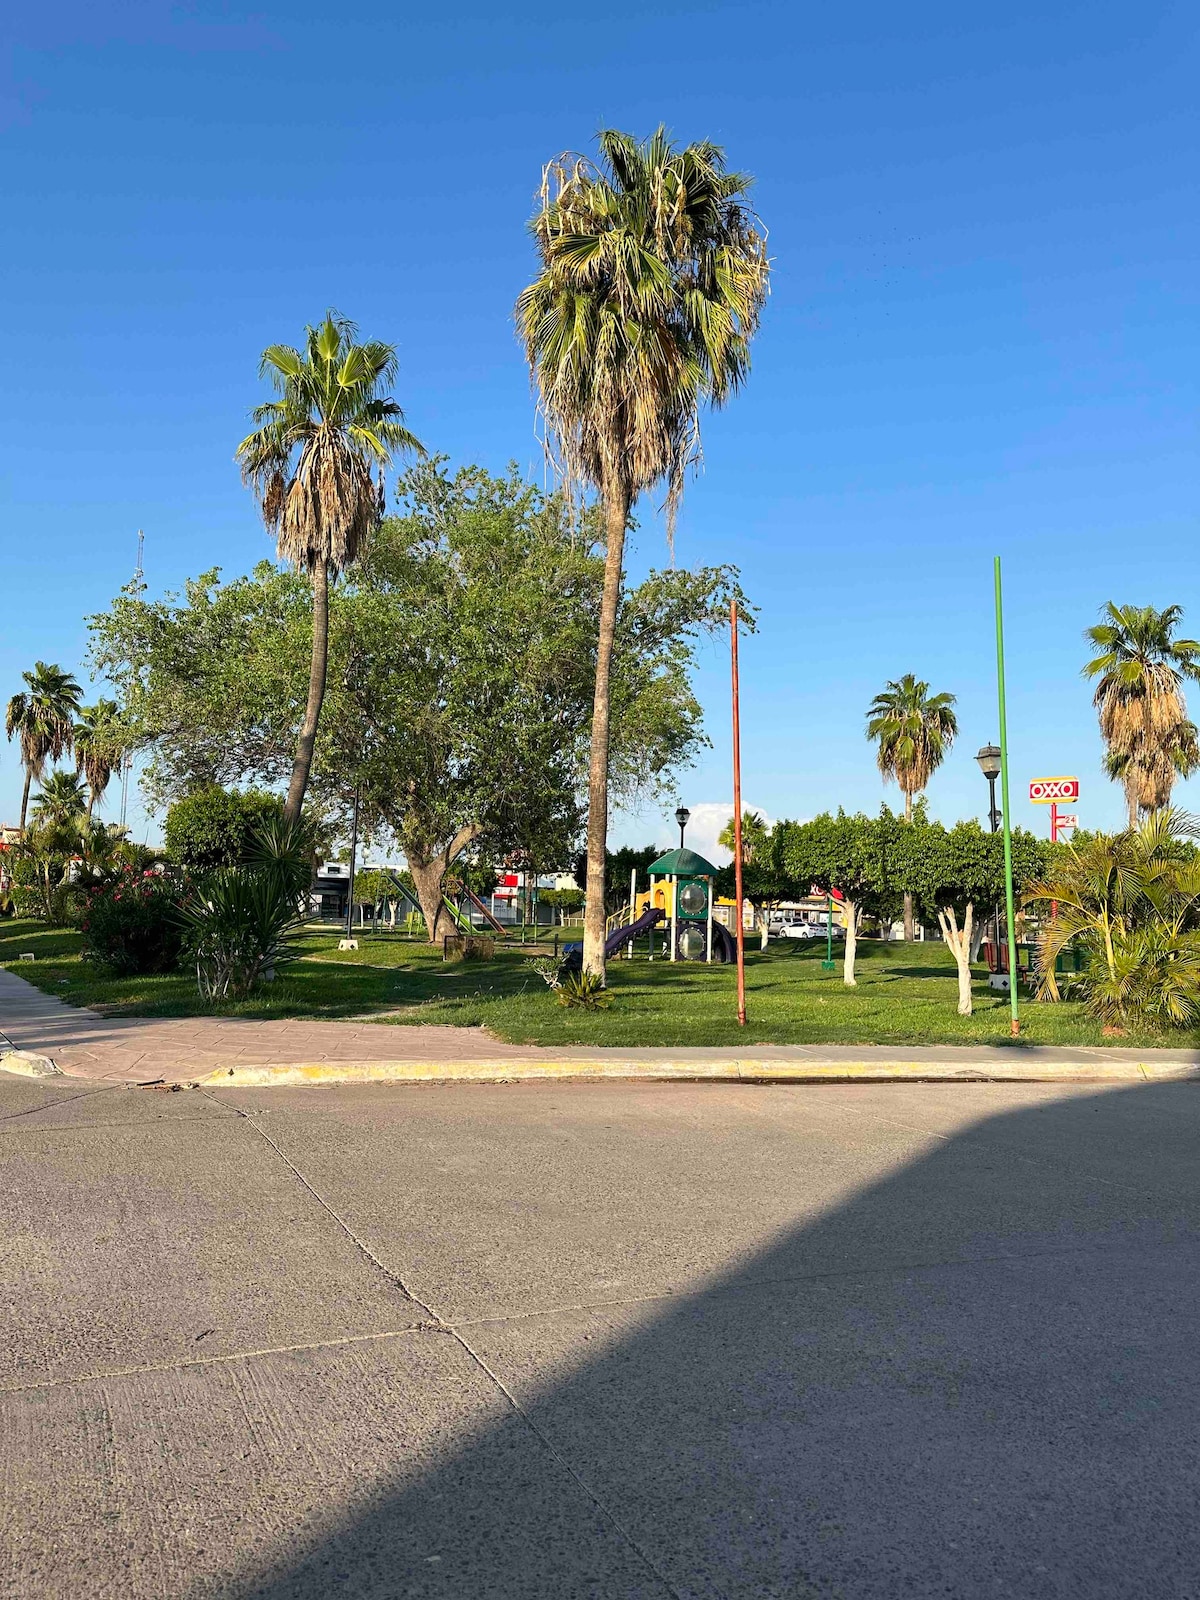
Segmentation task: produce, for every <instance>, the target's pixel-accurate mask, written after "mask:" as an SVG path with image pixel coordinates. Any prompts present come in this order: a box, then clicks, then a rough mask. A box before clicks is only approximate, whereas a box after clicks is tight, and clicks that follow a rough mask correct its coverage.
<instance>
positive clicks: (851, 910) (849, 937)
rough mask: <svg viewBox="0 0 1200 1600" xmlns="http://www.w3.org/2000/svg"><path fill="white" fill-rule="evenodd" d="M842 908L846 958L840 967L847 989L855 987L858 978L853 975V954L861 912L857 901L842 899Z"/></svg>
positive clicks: (856, 942)
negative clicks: (844, 921) (844, 918)
mask: <svg viewBox="0 0 1200 1600" xmlns="http://www.w3.org/2000/svg"><path fill="white" fill-rule="evenodd" d="M842 910H843V912H844V913H845V917H846V960H845V964H844V966H843V967H842V982H843V983H844V984H845V985H846V987H847V989H857V987H858V979H857V978H856V977H855V976H854V956H855V952H856V951H857V949H858V919H859V916H860V914H861V910H860V907H859V905H858V903H857V901H854V900H848V899H843V901H842Z"/></svg>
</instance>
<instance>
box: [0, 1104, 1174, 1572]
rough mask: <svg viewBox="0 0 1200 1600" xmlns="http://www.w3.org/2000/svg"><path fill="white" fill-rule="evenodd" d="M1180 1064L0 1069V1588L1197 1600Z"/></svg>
mask: <svg viewBox="0 0 1200 1600" xmlns="http://www.w3.org/2000/svg"><path fill="white" fill-rule="evenodd" d="M1198 1136H1200V1087H1197V1086H1193V1085H1188V1084H1176V1085H1164V1084H1155V1085H1146V1086H1143V1087H1129V1088H1114V1089H1100V1090H1097V1089H1095V1088H1084V1087H1079V1086H1076V1087H1069V1086H1058V1085H1055V1086H1051V1085H999V1084H958V1085H928V1084H926V1085H886V1086H885V1085H859V1086H827V1087H811V1086H799V1085H787V1086H780V1085H776V1086H772V1087H761V1086H753V1085H745V1084H687V1083H675V1084H654V1083H632V1084H630V1083H574V1084H557V1085H552V1084H523V1085H510V1086H482V1085H438V1086H433V1085H431V1086H423V1087H422V1086H409V1087H402V1086H395V1085H392V1086H371V1087H365V1086H364V1087H353V1088H348V1087H347V1088H341V1089H333V1088H306V1089H299V1090H286V1089H273V1090H263V1091H249V1090H247V1091H223V1092H219V1093H208V1092H204V1091H198V1090H197V1091H189V1090H182V1091H179V1092H175V1093H171V1092H167V1091H163V1090H137V1089H131V1088H125V1087H102V1086H100V1085H98V1084H95V1083H91V1084H88V1083H83V1082H79V1081H74V1082H72V1081H66V1082H64V1081H63V1080H61V1079H60V1080H51V1081H32V1080H21V1079H15V1078H9V1077H5V1076H4V1075H3V1074H0V1162H2V1164H3V1170H2V1171H0V1185H2V1192H3V1195H4V1210H5V1217H6V1226H5V1228H4V1229H3V1234H2V1237H0V1256H2V1258H3V1259H2V1261H0V1281H2V1282H3V1283H4V1285H5V1286H6V1287H5V1290H4V1327H5V1330H6V1334H5V1340H4V1345H3V1351H2V1367H3V1370H2V1372H0V1389H2V1390H3V1392H2V1393H0V1438H2V1439H3V1441H4V1442H3V1450H2V1459H3V1471H4V1485H3V1494H2V1496H0V1500H2V1502H3V1505H4V1508H5V1512H4V1515H5V1521H4V1536H3V1544H2V1546H0V1593H2V1594H3V1595H5V1596H19V1597H22V1600H25V1597H37V1600H54V1597H59V1596H80V1597H87V1600H102V1597H110V1596H111V1597H114V1600H115V1597H120V1600H142V1597H155V1600H160V1597H171V1600H174V1597H183V1600H214V1597H215V1600H251V1597H256V1600H318V1597H319V1600H327V1597H329V1596H355V1597H371V1600H385V1597H386V1600H393V1597H400V1596H406V1597H407V1596H418V1597H422V1600H425V1597H428V1600H433V1597H437V1600H476V1597H480V1600H482V1597H497V1600H500V1597H503V1600H525V1597H529V1600H568V1597H576V1596H578V1597H587V1600H610V1597H611V1600H634V1597H636V1600H670V1597H675V1600H679V1597H687V1600H718V1597H724V1600H762V1597H780V1600H783V1597H787V1600H797V1597H800V1600H803V1597H814V1596H820V1597H828V1600H834V1597H838V1600H877V1597H881V1596H888V1597H891V1596H906V1597H908V1596H920V1597H925V1596H928V1597H933V1596H939V1597H944V1596H952V1597H974V1596H986V1597H991V1596H996V1597H999V1596H1019V1597H1029V1596H1037V1597H1042V1596H1079V1597H1087V1600H1097V1597H1110V1596H1122V1597H1130V1600H1134V1597H1136V1600H1156V1597H1172V1600H1175V1597H1180V1600H1183V1597H1194V1596H1196V1595H1197V1593H1200V1580H1198V1579H1197V1574H1198V1573H1200V1523H1198V1521H1197V1517H1196V1498H1197V1486H1198V1471H1197V1468H1198V1461H1197V1452H1198V1445H1197V1440H1198V1439H1200V1364H1198V1363H1197V1360H1196V1333H1195V1330H1196V1327H1197V1325H1198V1322H1200V1315H1198V1314H1200V1303H1198V1302H1200V1273H1198V1271H1197V1268H1198V1267H1200V1261H1198V1259H1197V1256H1198V1249H1197V1244H1196V1238H1197V1234H1196V1228H1197V1223H1198V1222H1200V1216H1198V1211H1200V1195H1198V1192H1197V1162H1196V1151H1197V1147H1198Z"/></svg>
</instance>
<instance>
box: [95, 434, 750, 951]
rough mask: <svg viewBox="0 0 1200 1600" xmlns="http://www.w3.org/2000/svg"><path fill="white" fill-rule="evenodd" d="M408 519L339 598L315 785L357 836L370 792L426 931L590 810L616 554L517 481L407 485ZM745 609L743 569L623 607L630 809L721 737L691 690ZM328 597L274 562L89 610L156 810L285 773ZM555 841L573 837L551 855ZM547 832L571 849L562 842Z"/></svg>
mask: <svg viewBox="0 0 1200 1600" xmlns="http://www.w3.org/2000/svg"><path fill="white" fill-rule="evenodd" d="M400 487H401V491H402V499H401V507H400V509H401V514H400V515H398V516H395V517H391V518H388V519H386V520H385V522H384V523H383V524H382V525H381V527H380V529H379V532H378V534H377V537H376V538H375V540H374V541H373V543H372V548H371V550H370V552H369V553H368V554H367V556H366V557H365V558H364V559H363V560H362V561H360V562H359V563H358V565H357V566H356V567H355V568H354V570H353V571H352V572H351V573H350V574H348V575H347V578H346V580H345V582H343V583H339V584H338V585H337V587H336V589H335V590H334V592H333V594H332V597H331V634H330V650H331V654H330V662H329V674H328V699H327V709H326V715H325V716H324V717H323V718H322V726H321V730H320V735H319V738H318V741H317V746H316V751H315V757H314V765H313V771H312V784H311V790H310V795H311V799H312V802H313V804H314V806H315V807H316V808H317V809H318V810H319V811H320V812H321V814H322V815H324V816H325V817H326V818H327V819H328V822H329V825H330V827H337V828H339V829H341V830H342V836H343V837H345V833H346V822H347V817H348V808H349V802H350V799H351V797H352V795H353V791H354V787H355V785H356V784H357V785H358V786H359V789H360V795H361V801H362V805H361V821H362V833H363V835H364V836H365V837H366V838H367V839H368V840H369V841H370V842H371V843H372V844H375V843H378V844H380V845H382V843H383V842H385V841H387V840H389V839H390V840H393V841H394V842H395V844H396V845H397V846H398V848H399V849H400V850H401V851H403V853H404V855H405V857H406V858H407V861H408V863H409V867H410V869H411V870H412V873H413V878H414V889H417V890H419V893H420V898H421V904H422V907H423V908H424V911H425V914H426V917H427V919H428V927H429V931H430V933H431V935H432V937H433V938H434V939H435V940H440V937H441V933H442V931H443V929H444V925H445V913H444V911H443V909H442V886H443V883H444V880H445V875H446V872H447V871H448V870H449V869H450V867H451V866H452V865H454V864H455V863H458V862H463V861H465V862H467V863H475V862H479V861H482V862H483V863H484V864H486V863H488V862H491V861H501V860H504V859H505V858H506V856H507V855H508V854H509V852H510V851H512V850H516V849H522V848H525V849H527V848H530V844H529V841H530V840H531V839H533V840H540V841H542V843H541V844H539V846H538V850H539V854H540V860H539V862H538V864H539V865H544V866H545V867H546V868H547V869H549V868H551V867H553V868H558V867H561V866H562V865H564V861H565V859H569V857H568V856H566V855H565V854H564V853H563V851H562V850H561V849H560V848H559V844H561V841H562V839H563V837H564V836H565V834H567V833H569V832H570V831H571V830H570V827H569V826H567V824H569V823H570V822H571V820H572V819H577V818H578V816H579V808H580V800H581V796H582V793H583V790H584V784H585V781H586V765H587V741H588V716H589V712H590V707H591V698H592V693H591V691H592V683H591V671H592V660H593V656H594V650H595V637H596V618H597V615H598V612H599V608H600V604H601V596H602V590H603V577H604V558H603V555H602V554H601V553H600V551H599V550H598V548H597V532H598V529H597V526H596V519H595V517H594V515H590V514H585V515H584V517H583V518H582V519H579V518H575V519H572V517H571V516H570V515H569V513H568V511H567V508H566V507H565V505H564V504H563V501H562V499H561V498H560V497H558V496H550V497H547V496H544V495H542V494H541V493H539V491H538V490H537V489H536V488H534V487H532V486H531V485H528V484H526V483H523V482H522V481H521V479H520V478H519V477H518V476H517V475H516V474H515V472H514V473H512V474H510V475H509V476H508V477H507V478H494V477H492V476H490V475H489V474H487V473H485V472H482V471H481V470H480V469H477V468H464V469H462V471H460V472H457V473H453V474H451V473H450V472H448V471H447V470H446V468H445V467H444V465H443V464H442V463H441V462H427V463H423V464H421V465H419V466H417V467H415V468H414V469H413V470H412V471H411V472H410V473H409V474H408V475H407V476H406V477H405V478H404V479H403V480H402V482H401V486H400ZM735 595H736V596H738V597H739V599H740V601H741V602H742V603H743V604H744V603H745V597H744V596H742V595H741V591H740V589H739V587H738V585H737V574H736V570H735V569H733V568H726V567H711V568H700V569H698V570H697V571H688V570H686V569H678V568H676V569H671V570H670V571H667V572H660V573H651V574H650V576H649V577H648V578H647V579H646V580H645V581H644V582H643V583H642V584H640V585H638V586H637V587H636V588H634V589H631V590H630V591H629V592H628V593H627V594H626V595H625V596H624V599H623V603H622V607H621V614H620V617H619V619H618V621H619V627H618V640H617V650H616V653H615V656H614V662H613V672H612V678H611V691H612V709H613V721H612V740H611V761H610V777H611V780H612V786H613V792H614V797H616V798H618V799H620V800H621V801H625V802H629V803H631V804H632V803H643V802H645V801H647V800H650V799H654V798H657V797H658V796H659V795H660V794H662V793H665V792H668V791H669V789H670V785H671V783H672V782H673V778H674V774H675V772H676V771H677V770H678V769H679V768H680V767H681V766H684V765H686V764H687V763H688V762H689V761H690V760H692V759H693V758H694V754H695V752H696V751H697V750H699V749H700V748H701V747H702V746H703V745H704V743H705V739H704V733H703V714H702V708H701V706H700V704H699V702H698V700H697V699H696V696H695V693H694V691H693V689H692V677H693V674H694V670H695V658H696V652H697V650H698V647H699V642H700V640H701V638H702V637H704V636H705V635H706V634H708V633H710V632H712V631H713V630H714V629H716V628H717V627H719V626H720V625H721V624H722V623H723V620H724V618H725V617H726V616H727V614H728V607H729V601H730V598H731V597H732V596H735ZM310 616H311V596H310V593H309V589H308V586H307V585H306V584H305V583H304V582H303V581H302V580H301V579H300V578H299V577H297V576H296V575H294V574H291V573H286V572H279V571H277V570H276V569H275V568H274V567H272V566H270V565H269V564H266V563H264V564H262V565H260V566H259V567H258V568H256V570H255V572H254V573H253V574H252V575H251V576H250V577H246V578H238V579H235V580H234V581H233V582H231V583H229V584H221V583H220V582H219V581H218V575H217V574H216V573H208V574H205V575H204V576H203V577H202V578H201V579H198V580H196V581H195V582H193V583H190V584H189V585H188V586H187V589H186V590H185V592H184V594H183V595H182V596H181V597H168V598H167V599H166V600H160V601H154V602H151V601H147V600H146V599H144V598H142V597H139V596H137V595H133V594H130V593H128V592H126V593H123V594H121V595H120V596H118V598H117V599H116V601H115V602H114V604H113V606H112V609H111V610H110V611H109V612H108V613H105V614H101V615H99V616H96V617H93V618H92V619H91V628H92V639H93V649H92V661H93V665H94V668H95V670H96V672H97V673H99V674H103V675H105V676H106V677H108V678H109V680H110V681H111V682H112V683H113V684H114V685H115V687H116V689H117V691H118V694H119V697H120V700H121V705H122V715H123V718H124V720H125V722H126V724H127V726H128V727H129V728H130V730H131V737H134V738H136V739H137V741H138V743H139V744H140V745H143V746H145V747H146V748H147V751H148V754H149V761H148V764H147V768H146V773H145V777H144V780H143V782H144V784H145V787H146V789H147V792H148V794H149V795H150V796H151V797H152V799H153V800H155V801H156V802H157V803H159V804H161V803H163V802H165V801H171V800H174V799H177V798H179V797H180V796H182V795H184V794H187V793H189V792H190V791H191V790H192V789H194V788H196V787H197V786H199V785H201V784H203V783H204V782H211V781H213V780H214V779H215V780H217V781H219V782H220V783H222V784H223V785H229V784H233V783H246V782H253V783H256V784H274V783H278V782H282V781H284V780H286V777H287V774H288V772H289V771H290V770H291V764H292V748H293V737H294V729H295V719H296V717H297V714H298V712H297V708H298V707H299V706H302V705H303V703H304V698H305V693H306V687H305V686H306V682H307V661H308V641H309V638H310V632H309V629H310V626H311V623H310ZM556 829H557V830H558V841H557V842H556V843H554V847H553V848H551V844H548V843H545V841H546V839H547V838H548V836H549V835H551V834H553V833H554V831H555V830H556ZM552 842H553V841H552Z"/></svg>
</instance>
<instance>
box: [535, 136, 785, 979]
mask: <svg viewBox="0 0 1200 1600" xmlns="http://www.w3.org/2000/svg"><path fill="white" fill-rule="evenodd" d="M599 144H600V162H599V164H595V163H593V162H590V161H588V160H585V159H584V158H583V157H566V156H562V157H559V158H558V160H556V161H552V162H551V163H550V164H549V166H547V168H546V169H545V171H544V173H543V183H542V202H541V206H540V208H539V210H538V211H537V213H536V215H535V216H534V218H533V220H532V221H531V223H530V231H531V232H532V234H533V237H534V241H535V244H536V246H537V251H538V255H539V257H540V271H539V273H538V276H537V277H536V278H535V279H534V281H533V282H532V283H531V284H530V285H529V286H528V288H526V289H525V290H524V292H523V293H522V294H521V297H520V299H519V300H518V301H517V322H518V327H519V330H520V336H521V339H522V341H523V342H524V345H525V352H526V356H527V358H528V361H529V366H530V370H531V372H532V373H533V376H534V378H535V380H536V382H537V385H538V389H539V392H540V405H541V413H542V416H543V418H544V420H545V423H546V427H547V431H548V435H549V443H550V444H551V445H552V447H553V451H554V453H555V455H556V458H557V463H558V466H559V468H560V470H561V473H562V476H563V478H564V481H565V484H566V487H567V489H568V492H570V493H572V494H573V492H574V490H576V489H579V488H590V489H594V490H595V491H596V493H597V494H598V495H599V497H600V500H601V502H602V506H603V515H604V525H605V542H606V556H605V564H604V589H603V594H602V598H601V606H600V626H599V636H598V640H597V650H596V675H595V694H594V700H593V709H592V727H591V754H590V760H589V766H588V834H587V855H588V880H589V882H591V883H593V884H602V883H603V882H604V869H605V845H606V837H607V832H608V749H609V717H610V709H611V708H610V693H609V677H610V672H611V663H612V654H613V642H614V639H615V637H616V627H617V613H618V609H619V605H620V599H621V586H622V579H623V571H624V550H625V532H626V529H627V527H628V524H629V516H630V512H631V510H632V508H633V504H634V502H635V501H636V500H637V498H638V496H639V495H641V494H643V493H644V492H646V491H647V490H649V489H651V488H653V486H654V485H655V484H657V483H661V482H665V484H666V490H667V514H668V534H669V535H670V533H671V532H672V531H673V527H674V516H675V512H676V509H677V507H678V505H679V500H680V496H681V495H682V493H683V483H684V476H685V474H686V471H687V468H688V466H689V464H691V463H692V462H694V461H695V460H696V459H697V456H698V453H699V443H700V412H701V409H702V408H703V406H704V405H705V404H709V405H712V406H721V405H724V404H725V402H726V401H727V400H728V399H729V398H730V396H731V395H733V394H734V393H736V391H737V390H738V389H739V388H740V387H741V384H742V383H743V381H744V380H745V378H746V375H747V373H748V371H749V367H750V340H751V338H752V336H753V334H754V333H755V330H756V329H757V327H758V321H759V316H760V314H761V311H762V307H763V303H764V300H765V298H766V294H767V282H768V272H769V265H768V261H767V253H766V242H765V238H764V234H763V230H762V228H761V226H760V225H759V223H758V221H757V219H756V218H755V216H754V213H753V212H752V211H751V210H750V208H749V206H748V204H747V199H746V197H747V194H748V192H749V189H750V185H751V179H750V178H749V177H748V175H747V174H746V173H743V172H729V171H728V170H727V169H726V166H725V154H724V151H723V150H722V149H721V148H720V147H719V146H718V145H715V144H710V143H709V142H707V141H701V142H699V143H696V144H690V145H687V146H686V147H685V148H682V149H680V148H679V147H677V146H676V145H674V144H672V143H671V140H670V139H669V138H668V136H667V133H666V131H665V130H664V129H663V128H659V130H658V131H657V133H655V134H654V135H653V137H652V138H650V139H649V140H647V141H646V142H645V143H644V144H643V143H639V142H638V141H637V140H636V139H634V138H631V137H630V135H628V134H625V133H618V132H616V131H614V130H611V129H610V130H607V131H605V132H603V133H601V134H600V138H599ZM604 937H605V928H604V897H603V895H602V894H592V895H589V896H588V900H587V906H586V911H585V914H584V936H583V960H584V967H585V969H586V970H587V971H588V972H590V973H593V974H595V975H597V976H599V977H600V978H603V975H604Z"/></svg>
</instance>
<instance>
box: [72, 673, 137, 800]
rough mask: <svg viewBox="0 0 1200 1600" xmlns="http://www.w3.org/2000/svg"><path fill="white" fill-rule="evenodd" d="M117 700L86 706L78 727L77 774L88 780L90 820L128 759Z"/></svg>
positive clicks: (75, 733) (76, 727)
mask: <svg viewBox="0 0 1200 1600" xmlns="http://www.w3.org/2000/svg"><path fill="white" fill-rule="evenodd" d="M119 709H120V708H119V707H118V705H117V702H116V701H115V700H105V699H100V700H97V702H96V704H95V705H94V706H84V707H83V708H82V710H81V711H80V713H79V721H78V722H77V723H76V724H75V732H74V742H75V770H76V772H80V773H82V774H83V776H84V778H85V779H86V780H87V786H88V803H87V814H88V818H89V820H90V819H91V815H92V812H93V810H94V809H95V807H96V804H97V802H99V801H101V800H103V798H104V793H105V790H106V789H107V788H108V785H109V783H110V781H111V779H112V775H113V772H114V771H115V770H116V769H117V767H119V766H120V764H121V762H122V760H123V759H124V756H125V736H124V731H123V729H122V727H121V721H120V715H119Z"/></svg>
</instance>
